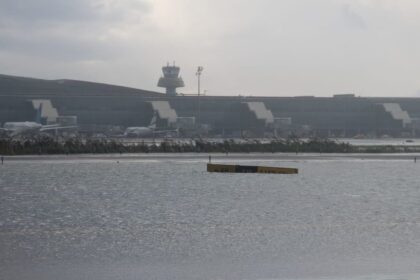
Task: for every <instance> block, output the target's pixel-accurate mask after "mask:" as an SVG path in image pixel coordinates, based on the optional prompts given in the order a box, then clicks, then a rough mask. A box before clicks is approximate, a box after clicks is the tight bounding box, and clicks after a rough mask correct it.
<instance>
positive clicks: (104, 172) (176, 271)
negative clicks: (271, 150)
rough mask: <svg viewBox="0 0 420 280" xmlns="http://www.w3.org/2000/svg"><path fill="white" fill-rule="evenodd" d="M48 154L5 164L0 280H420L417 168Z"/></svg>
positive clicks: (409, 163)
mask: <svg viewBox="0 0 420 280" xmlns="http://www.w3.org/2000/svg"><path fill="white" fill-rule="evenodd" d="M281 158H282V157H281V156H279V160H275V159H273V158H272V157H270V158H268V159H267V158H265V157H264V156H258V155H256V156H253V155H243V156H241V157H236V158H235V157H232V158H230V157H229V156H228V157H223V158H217V157H215V158H214V159H213V162H214V161H216V162H232V163H239V164H261V165H273V166H285V167H297V168H299V172H300V173H299V174H298V175H271V174H217V173H207V172H206V171H205V164H206V159H205V158H204V157H197V158H194V156H193V155H191V156H189V157H182V156H180V157H178V156H176V155H175V156H164V157H162V156H156V157H155V156H148V157H145V158H137V157H133V158H130V157H126V158H119V157H118V156H110V157H107V156H105V157H98V158H95V157H89V158H84V157H77V156H73V157H68V158H66V157H58V158H57V157H51V158H49V157H44V158H42V159H38V160H37V159H33V158H20V159H19V160H8V159H6V161H5V163H4V165H2V166H0V279H4V280H8V279H25V280H26V279H34V280H38V279H40V280H41V279H43V280H44V279H47V280H48V279H93V280H96V279H98V280H99V279H101V280H102V279H105V280H108V279H109V280H111V279H121V280H132V279H165V280H166V279H324V280H326V279H331V280H332V279H334V280H335V279H352V280H353V279H357V280H368V279H369V280H370V279H383V280H391V279H401V280H402V279H420V179H419V176H420V175H419V174H420V161H419V162H418V163H414V161H413V160H411V159H401V158H398V157H395V158H392V157H384V158H381V157H380V156H376V157H375V159H358V158H357V157H345V156H340V155H336V156H334V157H331V158H321V157H319V158H318V157H316V156H312V157H302V158H299V157H297V156H296V157H295V158H292V157H289V158H287V159H286V160H281Z"/></svg>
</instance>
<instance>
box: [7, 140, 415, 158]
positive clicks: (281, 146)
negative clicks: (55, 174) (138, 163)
mask: <svg viewBox="0 0 420 280" xmlns="http://www.w3.org/2000/svg"><path fill="white" fill-rule="evenodd" d="M419 149H420V147H418V148H416V147H411V148H410V147H396V146H370V147H362V146H352V145H350V144H348V143H340V142H336V141H333V140H330V139H319V138H314V139H309V140H305V141H304V140H300V139H298V138H289V139H284V140H273V141H271V142H261V141H258V140H249V141H246V142H245V141H241V142H238V141H234V140H225V141H223V142H212V141H205V140H195V141H191V142H189V143H188V142H187V143H186V142H174V141H164V142H160V143H155V144H146V143H138V144H124V143H123V142H120V141H116V140H107V139H105V140H103V139H99V140H98V139H86V140H82V139H78V138H71V139H67V140H65V141H57V140H55V139H53V138H49V137H37V138H31V139H22V140H15V139H0V154H1V155H35V154H88V153H92V154H106V153H255V152H257V153H278V152H292V153H393V152H419Z"/></svg>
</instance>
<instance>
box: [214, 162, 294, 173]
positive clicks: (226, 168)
mask: <svg viewBox="0 0 420 280" xmlns="http://www.w3.org/2000/svg"><path fill="white" fill-rule="evenodd" d="M207 172H223V173H266V174H298V169H297V168H288V167H269V166H253V165H230V164H213V163H207Z"/></svg>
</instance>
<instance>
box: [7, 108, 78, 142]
mask: <svg viewBox="0 0 420 280" xmlns="http://www.w3.org/2000/svg"><path fill="white" fill-rule="evenodd" d="M41 116H42V103H41V104H40V105H39V108H38V110H37V115H36V119H35V121H34V122H29V121H26V122H6V123H4V125H3V128H0V131H5V132H6V133H8V134H9V135H10V136H16V135H21V134H36V133H39V132H44V131H51V130H62V129H70V128H77V126H60V125H59V124H51V125H42V124H41Z"/></svg>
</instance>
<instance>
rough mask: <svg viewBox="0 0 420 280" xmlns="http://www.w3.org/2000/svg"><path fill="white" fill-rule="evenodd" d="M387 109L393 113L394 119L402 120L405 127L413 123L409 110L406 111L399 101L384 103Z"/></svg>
mask: <svg viewBox="0 0 420 280" xmlns="http://www.w3.org/2000/svg"><path fill="white" fill-rule="evenodd" d="M382 106H384V109H385V111H387V112H388V113H390V114H391V116H392V118H393V119H394V120H400V121H402V124H403V127H407V125H409V124H411V118H410V115H409V114H408V112H407V111H404V110H403V109H402V108H401V106H400V104H398V103H383V104H382Z"/></svg>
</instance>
